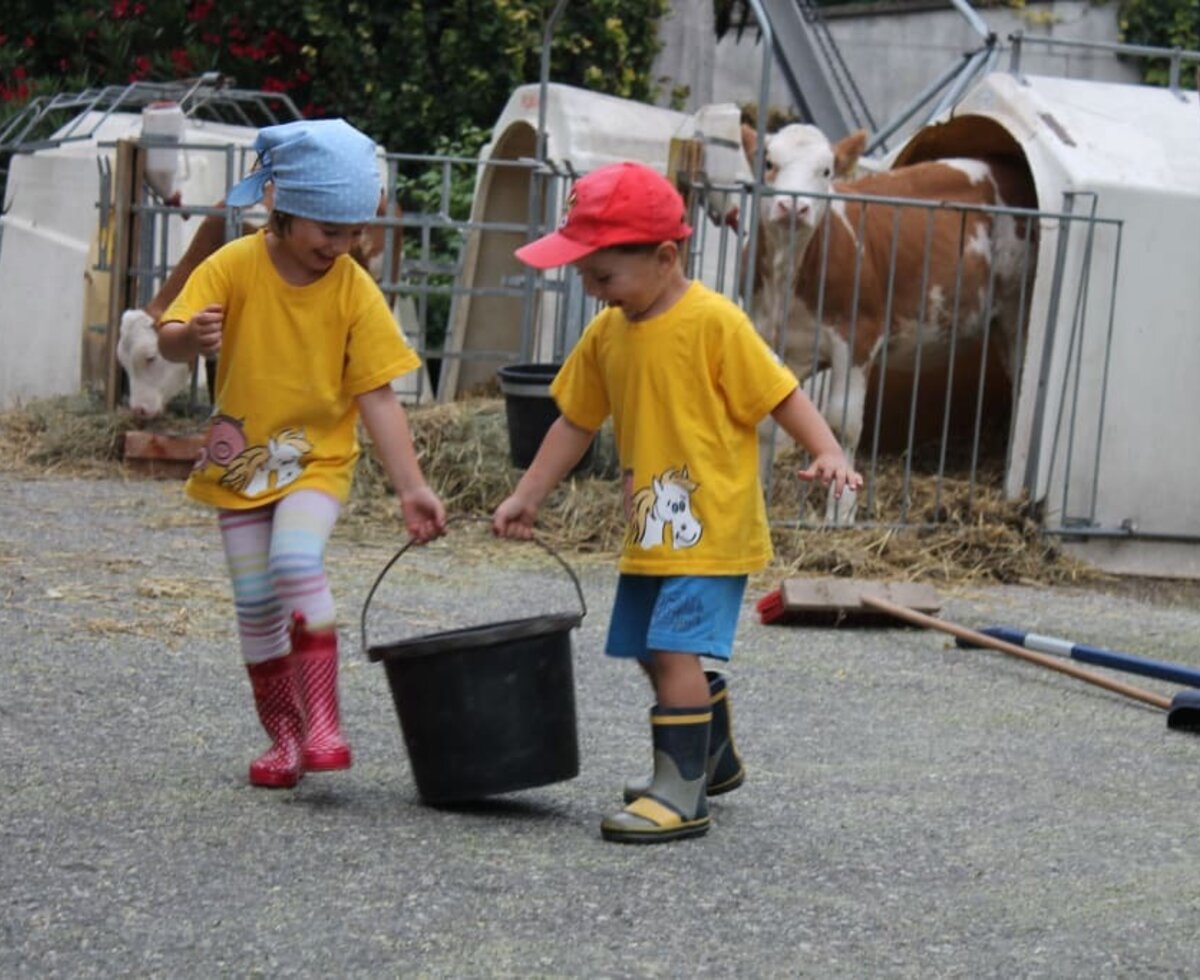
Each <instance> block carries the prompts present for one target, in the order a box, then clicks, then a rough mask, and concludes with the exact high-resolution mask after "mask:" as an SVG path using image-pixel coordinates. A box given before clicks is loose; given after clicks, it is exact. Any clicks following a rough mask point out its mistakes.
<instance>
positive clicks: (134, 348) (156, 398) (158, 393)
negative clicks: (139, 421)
mask: <svg viewBox="0 0 1200 980" xmlns="http://www.w3.org/2000/svg"><path fill="white" fill-rule="evenodd" d="M117 360H118V361H120V362H121V367H123V368H124V369H125V373H126V375H128V377H129V407H130V409H131V410H132V411H133V414H134V415H135V416H137V417H138V418H147V419H149V418H154V417H156V416H158V415H161V414H162V412H163V408H164V407H165V406H166V404H167V402H169V401H170V400H171V399H172V398H174V397H175V396H176V395H177V394H179V393H180V392H181V391H183V390H184V388H186V387H187V384H188V379H189V378H190V376H191V375H190V370H189V368H188V366H187V365H186V364H177V363H175V362H173V361H168V360H167V359H166V358H165V357H163V356H162V355H161V354H160V353H159V352H158V335H157V334H156V333H155V331H154V321H153V320H152V319H151V318H150V316H149V315H148V314H147V313H145V312H144V311H142V310H126V311H125V312H124V313H123V314H122V315H121V328H120V333H119V334H118V337H117Z"/></svg>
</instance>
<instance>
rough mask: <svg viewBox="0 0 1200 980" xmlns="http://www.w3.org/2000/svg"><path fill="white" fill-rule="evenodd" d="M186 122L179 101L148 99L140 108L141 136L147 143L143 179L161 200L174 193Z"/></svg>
mask: <svg viewBox="0 0 1200 980" xmlns="http://www.w3.org/2000/svg"><path fill="white" fill-rule="evenodd" d="M185 124H186V119H185V117H184V115H183V109H181V108H180V107H179V103H178V102H171V101H159V102H151V103H150V104H149V105H147V106H146V107H145V108H144V109H142V137H143V140H144V142H145V143H146V144H147V150H146V181H147V183H149V184H150V186H151V187H153V188H154V190H155V192H156V193H157V194H158V195H159V196H160V197H162V198H163V199H164V200H166V199H169V198H170V197H171V196H172V195H173V194H174V193H175V183H176V178H177V177H178V175H179V143H180V142H181V141H182V139H183V130H184V126H185Z"/></svg>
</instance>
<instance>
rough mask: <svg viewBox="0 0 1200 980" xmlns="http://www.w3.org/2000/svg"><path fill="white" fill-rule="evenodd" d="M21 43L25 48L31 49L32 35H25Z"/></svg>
mask: <svg viewBox="0 0 1200 980" xmlns="http://www.w3.org/2000/svg"><path fill="white" fill-rule="evenodd" d="M22 43H23V44H24V45H25V47H27V48H32V47H33V35H32V34H26V35H25V40H24V41H23V42H22Z"/></svg>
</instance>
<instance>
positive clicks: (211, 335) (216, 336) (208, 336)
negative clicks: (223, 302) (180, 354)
mask: <svg viewBox="0 0 1200 980" xmlns="http://www.w3.org/2000/svg"><path fill="white" fill-rule="evenodd" d="M224 323H225V310H224V308H223V307H221V306H220V305H218V304H216V303H214V304H212V305H210V306H206V307H204V309H202V310H201V311H200V312H199V313H197V314H196V315H195V316H194V317H192V318H191V319H190V320H189V321H188V334H189V335H190V336H191V338H192V343H193V344H195V345H196V350H197V352H198V353H199V354H201V355H202V356H204V357H211V356H213V355H214V354H216V353H217V351H219V350H220V349H221V327H222V325H223V324H224Z"/></svg>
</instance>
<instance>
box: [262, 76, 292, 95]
mask: <svg viewBox="0 0 1200 980" xmlns="http://www.w3.org/2000/svg"><path fill="white" fill-rule="evenodd" d="M262 90H263V91H264V92H286V91H287V90H288V85H287V83H286V82H284V81H283V80H282V79H279V78H275V77H274V76H273V75H268V76H267V77H266V78H264V79H263V81H262Z"/></svg>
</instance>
